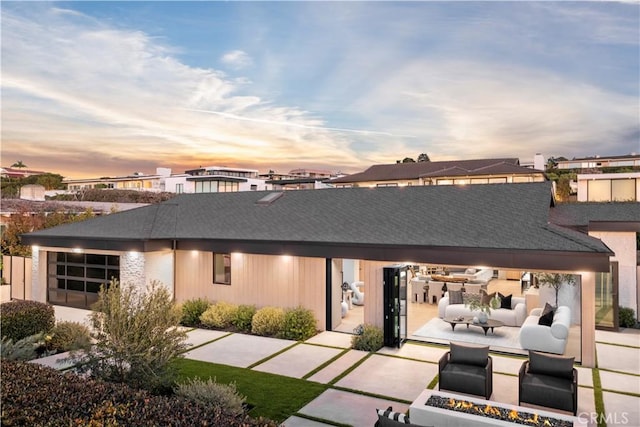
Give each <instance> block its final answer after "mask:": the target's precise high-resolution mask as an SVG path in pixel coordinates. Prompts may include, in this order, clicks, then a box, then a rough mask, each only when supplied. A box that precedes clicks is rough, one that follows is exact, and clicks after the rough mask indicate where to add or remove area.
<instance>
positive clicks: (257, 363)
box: [247, 341, 302, 369]
mask: <svg viewBox="0 0 640 427" xmlns="http://www.w3.org/2000/svg"><path fill="white" fill-rule="evenodd" d="M300 344H302V342H300V341H298V342H296V343H293V344H292V345H290V346H288V347H285V348H283V349H282V350H280V351H276V352H275V353H273V354H271V355H269V356H267V357H265V358H264V359H260V360H258V361H257V362H255V363H253V364H251V365H249V366H247V369H253V368H255V367H256V366H258V365H260V364H262V363H264V362H266V361H267V360H271V359H273V358H274V357H276V356H279V355H281V354H282V353H284V352H286V351H289V350H291V349H292V348H293V347H295V346H297V345H300Z"/></svg>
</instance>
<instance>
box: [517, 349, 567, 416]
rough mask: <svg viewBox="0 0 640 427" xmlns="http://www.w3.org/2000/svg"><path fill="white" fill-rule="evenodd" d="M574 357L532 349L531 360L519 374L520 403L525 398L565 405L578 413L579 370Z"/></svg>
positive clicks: (532, 400)
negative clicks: (554, 354) (575, 365)
mask: <svg viewBox="0 0 640 427" xmlns="http://www.w3.org/2000/svg"><path fill="white" fill-rule="evenodd" d="M573 361H574V358H573V357H562V356H552V355H549V354H543V353H538V352H536V351H530V352H529V360H528V361H525V362H524V363H523V364H522V366H521V367H520V372H519V374H518V404H520V403H522V402H525V403H530V404H533V405H539V406H546V407H548V408H555V409H561V410H563V411H569V412H572V413H573V415H576V413H577V411H578V371H577V370H576V368H574V367H573Z"/></svg>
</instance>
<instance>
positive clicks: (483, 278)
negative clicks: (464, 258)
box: [452, 268, 493, 285]
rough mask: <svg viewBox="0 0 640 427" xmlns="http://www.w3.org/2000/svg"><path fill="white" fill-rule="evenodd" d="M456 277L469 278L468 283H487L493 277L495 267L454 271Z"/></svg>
mask: <svg viewBox="0 0 640 427" xmlns="http://www.w3.org/2000/svg"><path fill="white" fill-rule="evenodd" d="M452 276H453V277H454V278H464V279H467V281H468V283H481V284H484V285H486V284H487V283H489V281H490V280H491V279H493V269H490V268H480V269H476V268H467V269H466V270H465V271H464V273H453V274H452Z"/></svg>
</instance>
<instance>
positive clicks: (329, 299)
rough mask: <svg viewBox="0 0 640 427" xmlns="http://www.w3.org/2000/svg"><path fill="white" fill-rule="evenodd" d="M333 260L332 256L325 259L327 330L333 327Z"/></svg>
mask: <svg viewBox="0 0 640 427" xmlns="http://www.w3.org/2000/svg"><path fill="white" fill-rule="evenodd" d="M331 264H332V260H331V258H327V259H325V273H324V274H325V296H326V300H325V330H327V331H330V330H331V329H332V328H331V324H332V321H331V317H332V315H331V303H332V301H333V294H332V292H331V288H332V285H331V284H332V280H331V279H332V277H331V276H332V270H331Z"/></svg>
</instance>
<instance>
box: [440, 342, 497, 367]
mask: <svg viewBox="0 0 640 427" xmlns="http://www.w3.org/2000/svg"><path fill="white" fill-rule="evenodd" d="M449 351H450V353H449V361H450V362H451V363H462V364H464V365H476V366H487V359H488V358H489V346H488V345H487V346H480V347H478V346H471V345H463V344H456V343H449Z"/></svg>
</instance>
